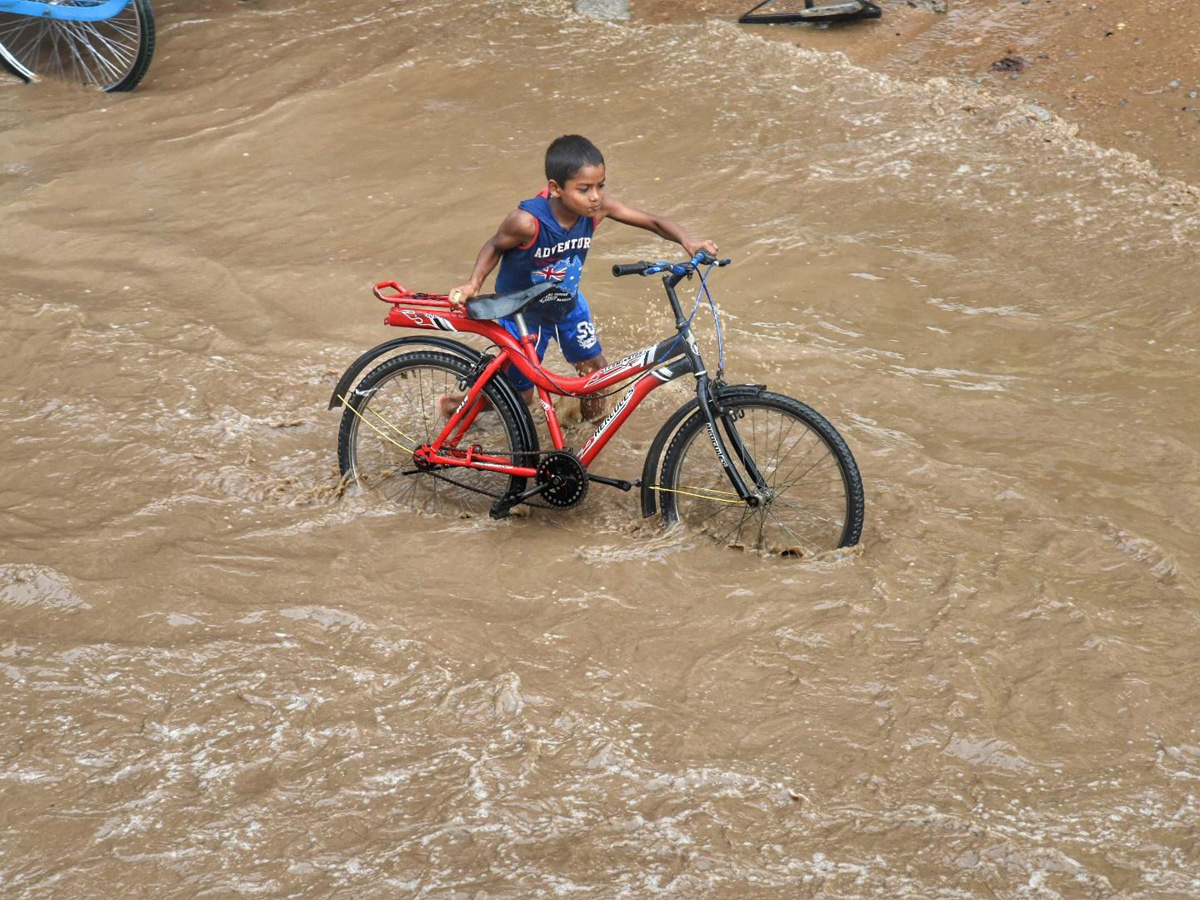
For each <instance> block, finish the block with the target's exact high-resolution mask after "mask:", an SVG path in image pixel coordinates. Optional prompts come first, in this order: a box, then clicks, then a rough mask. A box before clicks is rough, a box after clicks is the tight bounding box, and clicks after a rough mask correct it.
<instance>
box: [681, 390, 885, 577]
mask: <svg viewBox="0 0 1200 900" xmlns="http://www.w3.org/2000/svg"><path fill="white" fill-rule="evenodd" d="M722 405H723V407H724V409H725V415H724V416H722V417H721V418H720V419H718V422H719V424H720V425H721V427H722V428H723V429H725V430H726V431H728V429H729V428H730V427H732V428H734V429H736V431H737V434H738V435H739V436H740V438H741V441H742V444H743V446H744V447H745V449H746V453H747V455H748V456H749V457H750V460H751V461H752V463H753V466H754V467H755V468H757V470H758V472H759V473H760V474H761V475H762V478H763V480H764V481H765V482H766V486H767V488H766V491H765V492H764V496H763V497H762V502H761V503H760V505H759V506H758V507H757V508H755V507H751V506H748V505H747V504H745V503H743V502H742V501H741V500H739V499H738V496H737V494H736V493H734V491H733V486H732V485H731V484H730V483H729V478H728V477H727V476H726V474H725V470H724V468H723V467H722V466H721V463H720V461H719V460H718V459H717V454H716V453H715V451H714V450H713V445H712V442H711V440H710V438H709V434H708V428H707V426H706V423H705V421H704V416H703V415H702V414H701V413H700V412H699V411H697V412H696V413H694V414H693V415H692V416H691V417H690V418H689V419H688V420H687V421H686V422H684V423H683V425H681V426H680V428H679V430H678V431H677V432H676V433H675V437H674V438H673V439H672V441H671V445H670V446H669V447H668V448H667V453H666V457H665V458H664V460H663V467H662V477H661V478H660V479H659V482H660V485H661V491H662V497H661V499H662V509H663V518H664V520H665V521H666V523H667V524H668V525H673V524H675V523H678V522H682V523H684V524H686V525H688V526H690V527H692V528H695V529H697V530H699V531H703V532H705V533H707V534H708V535H710V536H711V537H712V538H713V539H714V540H716V541H717V542H718V543H720V544H723V545H726V546H734V547H742V548H745V549H748V550H755V551H758V552H761V553H765V554H767V555H771V556H814V555H816V554H817V553H821V552H823V551H826V550H834V549H836V548H838V547H849V546H852V545H854V544H856V543H858V539H859V536H860V535H861V534H862V524H863V488H862V478H861V477H860V476H859V473H858V466H857V465H856V464H855V462H854V457H853V455H852V454H851V453H850V448H849V447H847V446H846V442H845V441H844V440H842V437H841V435H839V434H838V433H837V431H836V429H834V427H833V426H832V425H830V424H829V422H827V421H826V420H825V419H824V418H823V417H822V416H821V415H820V414H819V413H817V412H816V411H815V410H813V409H811V408H809V407H808V406H805V405H804V404H803V403H800V402H799V401H797V400H793V399H792V398H791V397H785V396H783V395H782V394H771V393H762V394H757V395H753V396H749V395H748V396H744V397H737V398H733V399H727V400H723V401H722ZM726 443H727V444H730V443H731V441H730V440H729V439H728V438H726ZM730 452H731V454H732V453H733V448H732V447H731V448H730ZM734 464H735V465H738V466H739V470H740V471H741V472H742V473H743V477H745V478H746V481H747V483H748V484H749V485H750V486H751V487H753V485H754V482H753V479H752V477H751V476H749V475H748V474H747V467H746V466H745V465H741V464H739V463H738V462H737V460H736V458H735V461H734Z"/></svg>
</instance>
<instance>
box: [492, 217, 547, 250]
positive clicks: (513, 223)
mask: <svg viewBox="0 0 1200 900" xmlns="http://www.w3.org/2000/svg"><path fill="white" fill-rule="evenodd" d="M537 233H538V220H537V216H535V215H534V214H533V213H531V212H526V211H525V210H523V209H521V208H520V207H518V208H517V209H514V210H513V211H512V212H510V213H509V214H508V215H507V216H505V217H504V221H503V222H501V223H500V228H499V229H498V230H497V231H496V237H498V238H502V239H507V240H505V243H507V242H508V241H516V244H515V245H514V246H516V245H519V244H527V243H529V241H531V240H533V238H534V237H535V236H536V235H537Z"/></svg>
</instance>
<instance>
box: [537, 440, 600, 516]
mask: <svg viewBox="0 0 1200 900" xmlns="http://www.w3.org/2000/svg"><path fill="white" fill-rule="evenodd" d="M555 482H557V483H555ZM537 483H538V484H550V487H548V488H546V490H545V491H543V492H542V493H541V494H540V495H539V496H540V497H541V499H542V500H545V501H546V503H547V504H548V505H550V506H553V507H554V508H555V509H570V508H571V507H572V506H578V505H579V504H580V503H582V502H583V498H584V497H586V496H587V492H588V477H587V469H585V468H584V466H583V463H581V462H580V461H579V457H577V456H576V455H575V454H574V453H571V452H570V451H569V450H556V451H554V452H553V453H547V454H546V456H545V457H544V458H543V459H542V461H541V462H540V463H538V467H537Z"/></svg>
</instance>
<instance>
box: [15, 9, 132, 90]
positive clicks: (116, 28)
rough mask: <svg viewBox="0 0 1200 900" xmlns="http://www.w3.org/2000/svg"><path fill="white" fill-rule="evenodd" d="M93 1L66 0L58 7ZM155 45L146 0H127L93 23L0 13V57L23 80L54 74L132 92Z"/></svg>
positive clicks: (104, 88)
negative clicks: (127, 0) (115, 10)
mask: <svg viewBox="0 0 1200 900" xmlns="http://www.w3.org/2000/svg"><path fill="white" fill-rule="evenodd" d="M96 2H97V0H66V3H65V4H63V5H72V6H93V5H95V3H96ZM155 43H156V31H155V25H154V10H153V9H152V8H151V6H150V0H130V2H129V5H128V6H126V7H125V8H124V9H123V10H121V12H119V13H117V14H116V15H115V16H113V17H112V18H111V19H104V20H101V21H98V22H73V21H67V20H64V19H51V18H49V17H43V16H19V15H15V14H13V13H0V61H3V62H4V65H5V68H7V69H9V70H10V71H12V72H13V73H15V74H16V75H17V76H19V77H20V78H23V79H25V80H26V81H35V80H37V79H39V78H57V79H61V80H65V81H71V82H75V83H77V84H81V85H84V86H86V87H96V88H99V89H100V90H102V91H106V92H118V91H132V90H133V89H134V88H135V87H137V86H138V84H139V83H140V82H141V80H142V79H143V78H144V77H145V75H146V71H147V70H148V69H149V68H150V60H151V59H152V58H153V56H154V47H155ZM98 48H99V49H98ZM101 51H103V52H101Z"/></svg>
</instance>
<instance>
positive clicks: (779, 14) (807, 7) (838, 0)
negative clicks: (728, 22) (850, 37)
mask: <svg viewBox="0 0 1200 900" xmlns="http://www.w3.org/2000/svg"><path fill="white" fill-rule="evenodd" d="M774 5H775V0H763V2H762V3H760V4H758V6H755V7H753V8H752V9H749V10H747V11H746V12H744V13H742V15H741V17H740V18H739V19H738V22H739V23H740V24H742V25H790V24H796V23H801V22H809V23H821V22H850V21H854V20H855V19H878V18H879V17H880V16H882V15H883V10H881V9H880V8H879V7H878V6H876V5H875V4H874V3H872V2H871V0H829V2H827V3H819V4H818V3H815V2H814V0H804V8H803V9H796V10H794V11H792V12H783V11H780V10H772V11H769V12H759V10H760V9H762V8H763V7H764V6H774ZM793 5H794V4H793Z"/></svg>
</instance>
